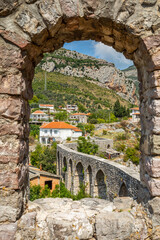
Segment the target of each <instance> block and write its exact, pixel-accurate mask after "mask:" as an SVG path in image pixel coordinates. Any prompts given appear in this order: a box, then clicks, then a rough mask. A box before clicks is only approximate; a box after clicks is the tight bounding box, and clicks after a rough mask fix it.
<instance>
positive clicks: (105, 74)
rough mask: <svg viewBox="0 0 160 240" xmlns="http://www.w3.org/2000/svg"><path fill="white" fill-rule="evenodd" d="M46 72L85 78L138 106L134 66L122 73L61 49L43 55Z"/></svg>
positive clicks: (103, 62)
mask: <svg viewBox="0 0 160 240" xmlns="http://www.w3.org/2000/svg"><path fill="white" fill-rule="evenodd" d="M40 66H41V68H42V69H43V70H46V71H47V72H59V73H62V74H64V75H68V76H74V77H85V78H87V79H88V81H91V82H92V83H95V84H97V85H99V86H101V87H103V88H108V89H112V90H114V91H116V93H117V94H118V95H119V96H121V97H122V98H123V99H125V100H127V101H129V102H131V103H133V104H136V105H137V104H138V102H139V100H138V80H137V71H136V68H135V66H131V67H129V68H127V69H125V70H123V71H121V70H118V69H117V68H116V67H115V66H114V64H113V63H108V62H107V61H105V60H102V59H97V58H94V57H90V56H87V55H84V54H81V53H78V52H76V51H70V50H66V49H64V48H61V49H59V50H57V51H55V52H54V53H52V54H45V56H44V58H43V60H42V61H41V63H40Z"/></svg>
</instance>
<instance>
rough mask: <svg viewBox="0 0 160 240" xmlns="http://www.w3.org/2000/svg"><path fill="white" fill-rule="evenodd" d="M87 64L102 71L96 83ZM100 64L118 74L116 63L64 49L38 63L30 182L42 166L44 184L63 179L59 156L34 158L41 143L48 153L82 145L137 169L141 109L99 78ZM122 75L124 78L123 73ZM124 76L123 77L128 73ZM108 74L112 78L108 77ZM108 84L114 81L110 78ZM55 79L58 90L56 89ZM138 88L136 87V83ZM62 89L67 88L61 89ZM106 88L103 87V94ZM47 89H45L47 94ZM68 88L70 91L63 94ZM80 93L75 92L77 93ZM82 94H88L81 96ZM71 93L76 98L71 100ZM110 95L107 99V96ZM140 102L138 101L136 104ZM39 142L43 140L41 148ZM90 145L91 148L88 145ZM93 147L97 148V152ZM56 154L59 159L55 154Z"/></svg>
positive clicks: (85, 149) (130, 73) (131, 70)
mask: <svg viewBox="0 0 160 240" xmlns="http://www.w3.org/2000/svg"><path fill="white" fill-rule="evenodd" d="M82 67H83V71H82V69H81V72H79V71H80V68H82ZM88 67H89V69H92V71H91V72H92V73H93V72H94V73H95V69H94V68H96V71H98V70H99V73H96V74H98V75H96V76H98V77H96V78H97V79H96V81H95V80H94V79H93V76H94V75H92V76H91V72H90V73H89V72H87V70H86V69H88ZM101 67H103V68H104V69H105V68H107V69H109V72H110V75H111V74H113V71H114V74H115V71H117V73H118V70H116V69H115V67H114V65H113V64H110V63H107V62H106V61H104V60H96V59H94V58H92V57H88V56H86V55H83V54H79V53H77V52H74V51H73V52H72V51H68V50H65V49H62V50H58V51H57V52H55V53H54V54H52V55H46V56H45V57H44V58H43V60H42V62H41V63H40V64H39V65H38V67H37V69H36V74H35V79H34V82H33V89H35V91H34V94H35V95H34V97H33V99H32V100H31V101H30V106H31V115H30V128H31V132H30V164H32V166H30V175H32V177H31V178H30V181H31V186H32V185H33V184H35V183H36V181H35V179H36V178H35V176H38V175H39V174H40V173H42V171H43V175H44V174H45V171H44V170H47V169H48V171H49V172H50V176H48V175H47V172H46V177H45V178H44V179H43V181H42V182H41V187H45V185H47V186H48V187H49V188H50V189H51V190H52V191H53V190H54V189H55V186H56V183H57V178H58V179H59V180H58V183H59V184H60V181H61V180H60V176H58V175H57V177H55V176H56V175H55V174H56V170H55V168H54V167H53V165H55V164H56V161H55V160H54V161H53V162H52V163H51V162H50V163H47V160H45V158H46V157H45V154H44V155H43V157H42V159H39V160H38V157H37V159H35V154H38V152H37V151H40V150H38V146H39V149H41V151H42V152H43V151H44V152H45V151H48V152H49V151H50V150H49V149H50V148H51V149H52V145H54V146H55V144H71V146H72V147H73V146H74V147H73V149H78V151H80V152H84V153H88V154H94V155H96V156H99V157H102V158H104V159H109V160H110V161H115V162H118V163H120V164H122V165H126V166H128V167H131V168H132V169H134V170H136V171H139V167H138V164H139V156H140V152H139V139H140V123H139V121H140V118H139V116H140V113H139V108H138V107H136V105H134V104H133V102H132V103H130V102H129V101H128V99H127V97H126V96H125V97H124V96H123V94H121V93H120V92H119V91H118V92H117V91H113V90H112V91H111V90H110V89H111V88H110V87H109V85H108V86H106V81H105V80H101V78H100V77H101V76H102V73H101ZM84 68H86V69H84ZM110 68H111V69H110ZM65 69H68V70H70V71H67V70H65ZM62 70H63V71H62ZM71 70H72V71H71ZM105 71H106V70H105ZM126 72H127V73H125V74H126V75H127V74H128V75H127V78H129V77H130V76H132V79H135V80H136V75H135V77H133V75H134V74H135V72H134V68H133V67H130V68H129V69H128V70H127V71H126ZM44 73H45V74H44ZM118 74H119V76H120V72H119V73H118ZM121 74H122V73H121ZM122 75H123V78H124V77H125V75H124V74H122ZM106 77H107V78H109V77H111V76H109V75H107V76H106ZM40 79H41V81H40ZM44 80H45V81H44ZM53 80H54V82H53ZM81 81H82V82H83V84H84V82H86V85H85V89H84V87H83V89H82V90H81ZM125 81H127V80H125ZM108 82H110V81H109V80H108ZM53 83H54V85H53V86H54V88H53V87H52V84H53ZM104 84H105V87H104ZM114 84H116V83H114ZM121 84H122V83H121ZM132 84H133V82H132ZM95 86H96V87H95ZM134 86H136V82H135V85H134ZM43 88H44V90H43ZM90 88H92V94H93V95H91V93H89V89H90ZM63 89H64V90H63ZM72 89H74V90H72ZM93 89H95V90H93ZM115 89H116V88H114V90H115ZM77 90H78V92H77ZM116 90H117V89H116ZM63 91H65V92H64V93H63ZM80 91H81V92H80ZM94 91H95V92H94ZM103 91H105V94H104V95H103V94H102V92H103ZM44 92H45V93H46V95H45V97H44ZM67 92H68V95H67V96H66V97H65V94H66V93H67ZM76 92H77V94H75V93H76ZM84 93H85V95H83V94H84ZM71 96H72V98H70V97H71ZM88 96H89V98H88ZM99 96H101V97H99ZM106 96H107V98H105V97H106ZM46 97H47V98H46ZM77 97H78V98H77ZM84 97H87V98H88V100H87V101H86V98H84ZM123 97H124V98H125V99H124V98H123ZM60 99H61V100H60ZM126 99H127V100H126ZM132 101H133V98H132ZM137 101H138V100H137V99H136V100H135V103H136V102H137ZM134 106H135V107H134ZM37 144H41V146H40V145H37ZM89 145H90V148H88V146H89ZM93 149H95V150H94V151H93ZM36 152H37V153H36ZM53 158H55V159H56V156H55V157H53ZM49 165H52V166H49ZM39 169H40V170H39ZM37 174H38V175H37ZM52 174H53V176H52ZM52 178H53V179H52ZM49 179H50V180H49ZM51 179H52V184H51V182H50V181H51ZM63 181H64V179H63ZM53 186H54V187H53Z"/></svg>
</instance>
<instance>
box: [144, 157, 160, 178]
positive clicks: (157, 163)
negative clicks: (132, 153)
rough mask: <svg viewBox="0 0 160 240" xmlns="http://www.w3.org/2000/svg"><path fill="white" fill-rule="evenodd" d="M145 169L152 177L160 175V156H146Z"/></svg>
mask: <svg viewBox="0 0 160 240" xmlns="http://www.w3.org/2000/svg"><path fill="white" fill-rule="evenodd" d="M145 169H146V170H147V172H148V174H149V175H150V176H151V177H160V157H158V156H157V157H152V156H146V157H145Z"/></svg>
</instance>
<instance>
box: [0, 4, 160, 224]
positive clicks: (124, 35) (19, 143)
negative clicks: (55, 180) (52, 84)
mask: <svg viewBox="0 0 160 240" xmlns="http://www.w3.org/2000/svg"><path fill="white" fill-rule="evenodd" d="M0 4H1V6H0V53H1V57H0V129H1V131H0V165H1V172H0V188H1V190H0V192H1V197H0V204H1V206H2V208H4V209H5V213H6V212H7V211H8V213H10V214H9V215H10V217H8V218H7V220H6V218H5V221H9V222H10V221H11V222H14V221H16V219H18V218H19V217H20V216H21V214H22V213H23V210H24V209H25V206H26V203H27V195H28V136H29V116H30V110H29V105H28V100H29V99H31V98H32V86H31V85H32V79H33V76H34V68H35V66H36V65H37V63H38V62H39V61H40V60H41V59H42V56H43V53H44V52H50V51H54V50H55V49H58V48H60V47H62V46H63V44H64V42H71V41H73V40H88V39H93V40H96V41H101V42H103V43H104V44H107V45H109V46H113V47H114V48H115V49H116V50H117V51H120V52H123V54H124V55H125V56H126V57H127V58H130V59H132V60H133V61H134V63H135V65H136V67H137V69H138V77H139V81H140V82H141V84H140V103H141V106H140V109H141V125H142V136H141V152H142V155H141V181H142V182H143V184H144V185H146V186H147V187H148V189H149V190H150V193H151V195H152V196H160V180H159V177H160V171H159V170H160V144H159V142H160V135H159V134H160V111H159V108H160V32H159V25H160V18H159V14H160V13H159V1H157V0H154V1H153V0H147V1H146V0H141V1H139V0H135V1H131V0H126V1H119V0H109V1H106V0H100V1H96V0H89V1H86V0H77V1H72V0H49V1H45V0H22V1H19V0H12V1H9V3H8V1H7V2H6V1H5V0H2V1H1V3H0ZM6 215H7V214H6ZM1 221H4V220H3V218H2V220H1Z"/></svg>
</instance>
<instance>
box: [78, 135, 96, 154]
mask: <svg viewBox="0 0 160 240" xmlns="http://www.w3.org/2000/svg"><path fill="white" fill-rule="evenodd" d="M77 143H78V146H77V150H78V152H83V153H86V154H92V155H94V154H96V153H97V152H98V145H97V144H95V143H94V142H93V143H92V142H91V141H90V138H88V139H85V137H79V138H78V142H77Z"/></svg>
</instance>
